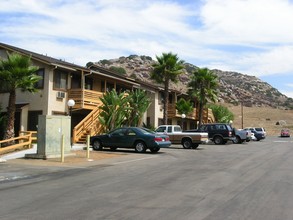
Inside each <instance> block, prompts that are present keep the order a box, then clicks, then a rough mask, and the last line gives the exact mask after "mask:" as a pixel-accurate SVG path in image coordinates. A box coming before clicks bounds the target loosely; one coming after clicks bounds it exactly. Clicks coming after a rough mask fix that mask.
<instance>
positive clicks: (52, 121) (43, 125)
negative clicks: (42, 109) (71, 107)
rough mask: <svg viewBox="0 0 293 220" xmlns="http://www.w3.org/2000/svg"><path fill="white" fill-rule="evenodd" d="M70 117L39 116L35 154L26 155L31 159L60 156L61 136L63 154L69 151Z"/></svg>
mask: <svg viewBox="0 0 293 220" xmlns="http://www.w3.org/2000/svg"><path fill="white" fill-rule="evenodd" d="M70 129H71V117H70V116H55V115H39V118H38V142H37V154H36V155H26V157H27V156H28V157H33V158H41V159H47V158H54V157H60V156H61V145H62V135H63V137H64V153H65V154H69V153H70V150H71V130H70Z"/></svg>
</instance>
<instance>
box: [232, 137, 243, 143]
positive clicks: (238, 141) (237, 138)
mask: <svg viewBox="0 0 293 220" xmlns="http://www.w3.org/2000/svg"><path fill="white" fill-rule="evenodd" d="M233 143H234V144H241V143H242V141H241V138H240V137H239V136H236V138H235V139H234V140H233Z"/></svg>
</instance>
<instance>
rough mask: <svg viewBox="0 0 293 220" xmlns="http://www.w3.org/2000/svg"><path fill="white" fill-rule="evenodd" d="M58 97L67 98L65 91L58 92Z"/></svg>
mask: <svg viewBox="0 0 293 220" xmlns="http://www.w3.org/2000/svg"><path fill="white" fill-rule="evenodd" d="M57 98H58V99H64V98H65V92H57Z"/></svg>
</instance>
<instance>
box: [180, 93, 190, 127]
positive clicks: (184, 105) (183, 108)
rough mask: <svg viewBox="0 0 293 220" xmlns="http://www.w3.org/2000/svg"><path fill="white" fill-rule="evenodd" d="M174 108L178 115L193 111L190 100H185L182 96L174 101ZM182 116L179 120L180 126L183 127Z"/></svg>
mask: <svg viewBox="0 0 293 220" xmlns="http://www.w3.org/2000/svg"><path fill="white" fill-rule="evenodd" d="M176 110H177V111H178V114H180V115H183V114H185V115H188V114H189V113H191V112H192V111H193V105H192V103H191V102H190V100H187V101H186V100H185V99H183V98H180V99H179V101H178V102H177V103H176ZM183 125H184V124H183V117H182V121H181V127H182V129H183Z"/></svg>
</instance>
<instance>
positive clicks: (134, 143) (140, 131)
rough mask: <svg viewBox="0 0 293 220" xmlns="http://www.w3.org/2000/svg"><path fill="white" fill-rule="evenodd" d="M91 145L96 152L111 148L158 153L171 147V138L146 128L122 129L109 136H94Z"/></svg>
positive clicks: (111, 132) (112, 132) (110, 133)
mask: <svg viewBox="0 0 293 220" xmlns="http://www.w3.org/2000/svg"><path fill="white" fill-rule="evenodd" d="M90 144H91V145H92V147H93V149H94V150H102V149H103V148H104V147H109V148H110V149H111V150H116V149H117V148H134V149H135V151H136V152H139V153H143V152H145V151H146V150H147V149H150V151H151V152H152V153H155V152H158V151H159V150H160V148H162V147H169V146H171V142H170V140H169V136H168V135H165V134H156V133H155V132H152V131H150V130H148V129H146V128H138V127H122V128H117V129H115V130H112V131H110V132H109V133H108V134H104V135H97V136H92V137H91V138H90Z"/></svg>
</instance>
